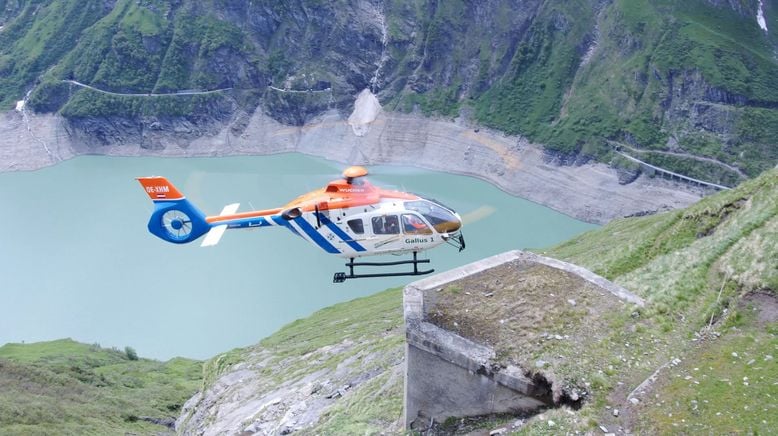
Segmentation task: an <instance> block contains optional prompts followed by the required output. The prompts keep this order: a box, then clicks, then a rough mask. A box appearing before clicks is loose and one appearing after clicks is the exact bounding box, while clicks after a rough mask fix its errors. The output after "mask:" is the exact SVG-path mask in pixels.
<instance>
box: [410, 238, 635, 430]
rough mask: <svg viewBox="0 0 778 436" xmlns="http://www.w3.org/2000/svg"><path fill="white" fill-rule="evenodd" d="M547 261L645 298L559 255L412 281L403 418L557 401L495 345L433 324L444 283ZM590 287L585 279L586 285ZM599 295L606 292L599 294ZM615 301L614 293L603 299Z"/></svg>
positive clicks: (418, 425)
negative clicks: (502, 357) (502, 358)
mask: <svg viewBox="0 0 778 436" xmlns="http://www.w3.org/2000/svg"><path fill="white" fill-rule="evenodd" d="M519 264H521V265H530V264H532V265H545V266H547V267H551V268H554V269H555V270H559V271H560V272H561V271H564V272H562V274H567V273H570V274H574V275H575V276H577V277H579V278H580V279H582V280H583V281H586V282H588V283H590V284H591V285H593V286H595V287H596V289H597V290H598V292H600V291H602V290H604V291H608V292H609V293H610V294H612V295H613V296H616V297H618V299H621V300H623V301H627V302H629V303H632V304H635V305H638V306H642V305H643V304H644V302H643V300H642V299H640V298H639V297H637V296H635V295H633V294H631V293H629V292H628V291H627V290H625V289H623V288H621V287H620V286H617V285H615V284H613V283H611V282H609V281H607V280H605V279H604V278H602V277H600V276H597V275H596V274H594V273H592V272H590V271H588V270H586V269H583V268H581V267H578V266H576V265H572V264H569V263H566V262H562V261H559V260H556V259H550V258H547V257H543V256H539V255H536V254H533V253H528V252H521V251H510V252H507V253H503V254H499V255H497V256H493V257H490V258H487V259H484V260H481V261H478V262H475V263H471V264H469V265H465V266H463V267H460V268H456V269H454V270H451V271H447V272H444V273H442V274H437V275H434V276H431V277H429V278H426V279H423V280H420V281H417V282H414V283H411V284H410V285H408V286H407V287H406V288H405V292H404V312H405V326H406V336H407V344H406V365H407V366H406V374H405V375H406V377H405V424H406V427H408V428H411V429H414V430H424V429H426V428H427V427H428V426H429V425H430V423H431V421H433V420H434V421H435V422H443V421H444V420H445V419H446V418H448V417H467V416H481V415H489V414H495V413H521V412H530V411H533V410H537V409H540V408H544V407H550V406H553V405H554V395H553V392H552V387H551V385H550V383H549V382H548V381H546V380H545V379H544V378H542V377H540V378H536V379H535V380H533V379H530V378H528V377H527V375H525V374H527V372H526V371H525V370H524V369H523V368H520V367H518V366H515V365H507V366H505V365H503V364H500V363H498V362H497V361H496V359H495V350H494V349H493V348H491V347H489V346H487V345H484V344H479V343H476V342H474V341H472V340H469V339H467V338H464V337H462V336H460V335H458V334H455V333H453V332H451V331H449V330H446V329H443V328H441V327H438V326H437V325H435V324H433V323H432V322H430V320H429V317H428V314H429V313H430V312H431V310H432V309H433V308H435V305H436V304H437V299H438V298H439V295H438V294H439V291H440V290H442V289H443V288H444V287H445V286H448V285H451V284H452V283H456V282H458V281H461V280H462V279H464V278H467V277H471V276H473V275H474V274H478V273H481V272H484V271H487V270H491V269H493V268H497V267H500V266H504V265H509V266H511V265H519ZM587 286H588V285H587ZM602 294H605V293H604V292H603V293H602ZM608 298H611V299H613V298H612V297H608Z"/></svg>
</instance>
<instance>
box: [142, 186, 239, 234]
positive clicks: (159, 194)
mask: <svg viewBox="0 0 778 436" xmlns="http://www.w3.org/2000/svg"><path fill="white" fill-rule="evenodd" d="M137 180H138V181H139V182H140V184H141V186H143V188H144V189H145V191H146V194H148V196H149V197H150V198H151V200H152V201H153V202H154V212H152V214H151V218H149V223H148V229H149V232H151V234H153V235H154V236H156V237H158V238H160V239H162V240H164V241H167V242H172V243H174V244H185V243H187V242H192V241H194V240H195V239H197V238H199V237H200V236H202V235H204V234H206V233H208V232H209V231H210V230H211V228H212V226H211V224H209V223H208V222H207V221H206V218H205V214H203V213H202V212H201V211H200V210H199V209H198V208H197V207H195V205H194V204H192V203H191V202H190V201H189V200H187V199H186V197H184V195H183V194H182V193H181V191H179V190H178V189H177V188H176V187H175V186H173V184H172V183H170V182H169V181H168V180H167V179H166V178H164V177H158V176H155V177H138V179H137ZM236 209H237V208H236ZM216 242H218V238H217V239H216Z"/></svg>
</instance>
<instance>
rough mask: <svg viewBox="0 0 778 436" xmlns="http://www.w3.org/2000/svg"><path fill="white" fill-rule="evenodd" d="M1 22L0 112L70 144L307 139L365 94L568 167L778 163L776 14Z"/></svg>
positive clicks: (276, 10)
mask: <svg viewBox="0 0 778 436" xmlns="http://www.w3.org/2000/svg"><path fill="white" fill-rule="evenodd" d="M0 11H2V12H0V23H2V25H3V29H2V30H1V31H0V47H4V48H0V72H3V75H4V76H5V77H4V78H3V79H0V101H1V102H2V104H4V105H10V104H12V103H13V102H14V101H16V100H21V99H22V98H24V96H25V94H26V92H27V90H31V93H30V96H29V100H28V104H29V106H30V107H31V108H33V109H35V110H39V111H46V112H52V111H58V112H59V113H61V114H62V115H63V116H65V117H66V119H68V120H69V121H70V122H71V123H72V124H73V126H74V127H75V128H78V127H79V126H80V125H82V124H84V123H87V124H88V123H93V122H95V120H99V119H100V118H101V117H105V116H117V117H121V118H124V119H125V122H126V123H128V124H131V125H133V126H142V125H149V124H152V123H154V122H155V121H156V120H157V119H159V118H169V117H176V118H179V119H182V120H184V121H187V122H191V123H193V124H204V125H207V124H209V123H216V124H221V125H224V124H231V123H235V122H236V121H237V120H238V119H240V118H241V116H242V115H241V114H244V113H245V114H252V113H253V112H255V111H263V112H265V113H267V114H268V115H270V116H271V117H273V118H274V119H276V120H278V121H280V122H282V123H285V124H291V125H303V124H305V123H307V122H309V121H311V120H312V119H313V118H314V117H316V116H318V115H320V114H321V113H323V112H325V111H327V110H337V111H339V112H340V113H341V114H342V116H343V117H344V118H346V117H347V115H348V113H349V112H350V110H351V107H352V105H353V102H354V99H355V98H356V95H357V94H358V93H359V92H361V91H362V90H363V89H366V88H368V89H371V90H372V91H373V92H374V93H375V94H376V95H377V96H378V98H379V100H380V101H381V103H382V104H383V105H384V107H385V108H386V109H388V110H393V111H401V112H419V113H422V114H425V115H426V116H437V117H443V118H448V119H450V118H454V117H457V116H462V115H463V114H465V115H467V116H469V117H471V118H472V119H473V120H474V121H475V122H477V123H479V124H481V125H485V126H489V127H492V128H495V129H498V130H501V131H504V132H506V133H509V134H521V135H522V136H525V137H528V138H529V139H530V140H532V141H533V142H537V143H542V144H544V146H545V147H546V148H547V149H549V150H551V151H553V152H556V153H559V154H560V155H563V156H568V157H567V158H565V159H566V160H568V161H570V162H575V161H580V160H586V159H591V158H595V159H598V160H600V161H604V162H608V163H611V164H613V165H616V166H620V167H625V168H627V169H629V168H630V165H629V164H628V163H627V162H624V161H623V160H620V159H618V158H617V157H615V155H614V154H613V153H612V152H611V149H610V147H609V146H608V144H607V142H606V140H613V141H619V142H625V143H628V144H630V145H632V146H634V147H639V148H640V149H642V150H665V151H684V152H687V153H690V154H694V155H697V156H702V157H707V158H712V159H717V160H720V161H722V162H724V163H726V164H727V165H733V166H736V167H737V168H739V169H740V170H741V171H742V172H744V173H745V174H747V175H748V176H750V177H752V176H754V175H756V174H758V173H760V172H761V171H763V170H765V169H767V168H770V167H772V166H774V165H775V163H776V162H777V161H778V154H777V153H778V151H776V149H778V148H776V147H775V146H774V144H775V143H776V142H778V131H775V129H774V128H773V127H772V126H775V125H778V122H776V121H778V115H776V114H777V113H778V112H776V105H778V93H777V92H778V91H776V89H778V83H776V82H775V81H776V80H778V79H775V78H776V77H778V61H777V60H776V59H778V54H776V53H778V39H777V38H776V36H775V35H774V32H772V33H771V32H769V31H764V30H762V29H761V28H760V24H759V23H758V22H757V15H758V12H759V11H761V12H762V14H763V16H764V18H765V25H766V26H767V28H768V29H769V28H776V29H778V18H776V17H778V13H776V12H774V11H778V4H776V2H775V1H773V0H771V1H763V2H759V1H758V0H748V1H734V0H733V1H729V0H727V1H724V0H694V1H691V2H684V3H683V4H677V3H676V2H671V1H669V0H661V1H657V2H648V1H639V2H627V1H624V0H612V1H604V0H597V1H595V0H575V1H569V2H559V1H551V2H541V1H539V0H532V1H521V2H520V1H517V0H489V1H486V2H467V1H452V2H435V1H431V0H430V1H424V0H406V1H399V0H398V1H378V0H372V1H366V0H364V1H363V0H360V1H357V0H351V1H346V0H342V1H335V0H331V1H320V0H316V1H314V0H295V1H293V2H285V3H284V4H283V5H279V4H277V3H275V2H269V1H259V2H250V3H249V2H245V1H240V0H231V1H226V0H220V1H209V2H191V1H186V0H181V1H177V2H173V3H166V2H161V1H156V0H143V1H137V2H132V1H128V0H117V1H115V2H89V3H87V5H86V7H81V2H75V1H73V0H59V1H54V0H47V1H46V0H43V1H31V2H10V1H2V2H0ZM62 17H65V19H63V18H62ZM54 35H56V37H55V36H54ZM70 43H72V44H73V48H72V49H68V48H67V47H68V46H67V45H68V44H70ZM63 80H77V81H79V82H81V83H84V84H87V85H90V86H95V87H97V88H100V89H104V90H106V91H112V92H129V93H141V94H142V93H165V92H175V91H183V90H192V89H195V90H211V89H218V88H233V90H232V91H230V92H229V93H227V94H224V95H209V96H186V97H184V96H177V97H158V98H154V99H144V98H142V97H116V96H105V95H100V94H98V93H95V92H93V91H89V90H86V89H72V87H71V86H70V85H68V84H67V83H66V82H63ZM280 90H291V91H301V92H282V91H280ZM327 90H329V91H327ZM307 91H311V92H307ZM313 91H321V92H313ZM651 158H652V159H654V161H653V162H652V163H661V164H663V165H664V166H668V167H670V169H673V170H676V171H678V172H681V173H683V172H684V170H690V169H695V170H698V171H700V172H701V173H702V174H703V175H705V176H707V177H708V178H709V179H711V180H710V181H713V182H718V183H723V184H730V185H732V184H736V183H739V182H740V181H741V180H742V177H740V176H739V175H738V174H737V172H728V171H724V172H718V173H717V172H716V171H711V170H709V169H707V168H705V167H701V166H699V165H698V163H697V162H696V161H694V160H686V159H683V158H677V159H663V160H662V159H660V158H659V157H657V156H652V157H651Z"/></svg>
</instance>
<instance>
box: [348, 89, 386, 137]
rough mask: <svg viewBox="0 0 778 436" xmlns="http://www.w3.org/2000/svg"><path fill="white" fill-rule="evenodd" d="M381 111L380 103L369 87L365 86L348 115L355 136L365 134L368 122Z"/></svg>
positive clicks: (368, 126) (368, 125)
mask: <svg viewBox="0 0 778 436" xmlns="http://www.w3.org/2000/svg"><path fill="white" fill-rule="evenodd" d="M379 113H381V103H379V102H378V99H377V98H376V96H375V95H373V93H372V92H370V90H369V89H367V88H365V89H364V90H363V91H362V92H360V93H359V96H357V100H356V101H355V102H354V112H352V113H351V116H349V117H348V124H349V125H350V126H351V129H352V130H353V131H354V134H355V135H357V136H365V135H366V134H367V132H368V131H369V130H370V123H372V122H373V121H375V119H376V118H377V117H378V114H379Z"/></svg>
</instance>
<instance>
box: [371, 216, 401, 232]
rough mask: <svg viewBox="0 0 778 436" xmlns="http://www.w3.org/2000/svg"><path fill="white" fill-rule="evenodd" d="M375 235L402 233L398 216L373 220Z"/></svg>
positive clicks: (378, 217) (377, 217)
mask: <svg viewBox="0 0 778 436" xmlns="http://www.w3.org/2000/svg"><path fill="white" fill-rule="evenodd" d="M371 223H372V225H373V234H374V235H397V234H399V233H400V223H399V220H398V219H397V215H382V216H376V217H373V218H372V219H371Z"/></svg>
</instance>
